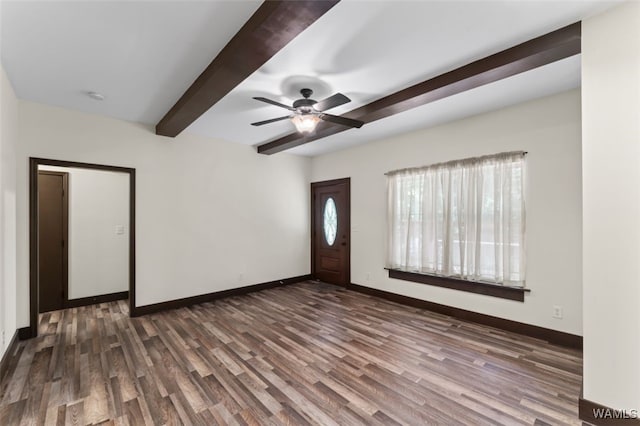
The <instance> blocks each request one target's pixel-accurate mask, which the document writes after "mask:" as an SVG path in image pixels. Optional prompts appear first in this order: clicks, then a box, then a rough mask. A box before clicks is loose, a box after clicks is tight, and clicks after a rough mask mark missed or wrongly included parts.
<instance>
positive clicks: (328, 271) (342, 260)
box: [311, 178, 351, 286]
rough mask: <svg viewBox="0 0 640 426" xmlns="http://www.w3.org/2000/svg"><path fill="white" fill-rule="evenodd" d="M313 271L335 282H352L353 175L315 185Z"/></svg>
mask: <svg viewBox="0 0 640 426" xmlns="http://www.w3.org/2000/svg"><path fill="white" fill-rule="evenodd" d="M311 197H312V198H311V199H312V206H311V216H312V217H311V223H312V225H311V226H312V235H311V239H312V242H311V248H312V250H311V252H312V253H311V256H312V261H311V274H312V275H313V278H315V279H317V280H320V281H324V282H327V283H331V284H337V285H342V286H347V285H348V284H349V282H350V281H351V264H350V253H351V184H350V180H349V178H346V179H337V180H332V181H326V182H316V183H312V184H311Z"/></svg>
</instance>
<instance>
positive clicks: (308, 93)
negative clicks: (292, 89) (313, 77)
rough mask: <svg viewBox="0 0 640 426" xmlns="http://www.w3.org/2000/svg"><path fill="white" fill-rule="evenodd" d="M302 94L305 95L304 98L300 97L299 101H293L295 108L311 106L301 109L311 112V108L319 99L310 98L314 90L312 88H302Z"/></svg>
mask: <svg viewBox="0 0 640 426" xmlns="http://www.w3.org/2000/svg"><path fill="white" fill-rule="evenodd" d="M300 94H301V95H302V96H303V98H304V99H298V100H297V101H295V102H294V103H293V107H294V108H300V107H309V108H303V109H301V111H302V112H311V108H310V107H312V106H313V105H314V104H317V103H318V102H317V101H314V100H313V99H309V97H310V96H311V95H312V94H313V90H311V89H302V90H300Z"/></svg>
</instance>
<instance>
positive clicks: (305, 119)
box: [251, 88, 364, 134]
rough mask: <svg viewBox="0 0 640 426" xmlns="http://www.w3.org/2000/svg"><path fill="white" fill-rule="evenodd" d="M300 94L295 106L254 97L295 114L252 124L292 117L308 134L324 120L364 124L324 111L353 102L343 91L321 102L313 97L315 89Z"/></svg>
mask: <svg viewBox="0 0 640 426" xmlns="http://www.w3.org/2000/svg"><path fill="white" fill-rule="evenodd" d="M300 94H301V95H302V99H298V100H297V101H295V102H294V103H293V106H288V105H285V104H282V103H280V102H276V101H273V100H271V99H267V98H261V97H255V98H253V99H255V100H258V101H261V102H265V103H268V104H271V105H275V106H277V107H280V108H284V109H287V110H289V111H291V112H293V114H291V115H288V116H284V117H278V118H272V119H270V120H264V121H258V122H255V123H251V125H252V126H262V125H264V124H269V123H274V122H276V121H281V120H286V119H290V120H291V122H292V123H293V125H294V126H296V129H297V130H298V132H300V133H303V134H308V133H312V132H313V131H314V130H315V129H316V126H317V125H318V123H319V122H320V121H322V120H324V121H330V122H332V123H337V124H342V125H343V126H348V127H355V128H360V127H362V125H363V124H364V122H363V121H360V120H354V119H351V118H347V117H340V116H338V115H331V114H325V113H324V112H323V111H326V110H328V109H330V108H335V107H337V106H340V105H344V104H346V103H347V102H351V99H349V98H347V97H346V96H345V95H343V94H342V93H336V94H335V95H333V96H329V97H328V98H327V99H324V100H322V101H320V102H317V101H315V100H314V99H311V95H312V94H313V90H311V89H307V88H304V89H302V90H300Z"/></svg>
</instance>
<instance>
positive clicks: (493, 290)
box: [385, 268, 531, 302]
mask: <svg viewBox="0 0 640 426" xmlns="http://www.w3.org/2000/svg"><path fill="white" fill-rule="evenodd" d="M385 269H387V271H389V278H395V279H398V280H403V281H411V282H414V283H420V284H428V285H433V286H436V287H444V288H450V289H453V290H460V291H466V292H468V293H477V294H484V295H485V296H492V297H498V298H500V299H509V300H515V301H517V302H524V295H525V293H528V292H530V291H531V290H529V289H527V288H522V287H509V286H503V285H499V284H489V283H483V282H477V281H467V280H461V279H459V278H451V277H441V276H436V275H427V274H419V273H417V272H407V271H401V270H398V269H388V268H385Z"/></svg>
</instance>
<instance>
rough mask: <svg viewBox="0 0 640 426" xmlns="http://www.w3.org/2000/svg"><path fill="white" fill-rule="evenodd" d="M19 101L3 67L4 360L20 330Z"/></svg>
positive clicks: (0, 244) (0, 300) (0, 294)
mask: <svg viewBox="0 0 640 426" xmlns="http://www.w3.org/2000/svg"><path fill="white" fill-rule="evenodd" d="M17 144H18V100H17V99H16V96H15V93H14V91H13V88H12V87H11V83H9V80H8V79H7V76H6V74H5V72H4V69H2V67H0V357H1V356H2V355H3V354H4V352H5V349H6V348H7V345H8V344H9V341H10V340H11V338H12V337H13V334H14V333H15V331H16V328H17V327H16V146H17Z"/></svg>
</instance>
